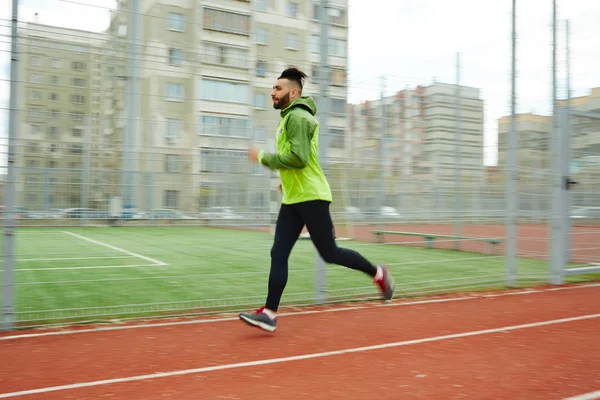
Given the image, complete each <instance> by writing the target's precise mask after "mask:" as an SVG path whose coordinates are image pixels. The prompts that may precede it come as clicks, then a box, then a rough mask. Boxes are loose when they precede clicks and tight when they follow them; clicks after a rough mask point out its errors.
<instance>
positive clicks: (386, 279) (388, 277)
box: [373, 265, 396, 302]
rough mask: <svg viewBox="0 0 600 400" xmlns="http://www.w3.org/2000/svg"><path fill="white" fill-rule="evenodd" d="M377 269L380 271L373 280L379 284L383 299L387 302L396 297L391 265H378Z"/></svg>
mask: <svg viewBox="0 0 600 400" xmlns="http://www.w3.org/2000/svg"><path fill="white" fill-rule="evenodd" d="M377 269H379V271H378V273H377V275H376V276H375V278H373V282H375V284H376V285H377V286H379V289H380V290H381V294H382V295H383V299H384V300H385V301H386V302H387V301H390V300H392V298H393V297H394V292H395V290H396V289H395V283H394V278H393V277H392V273H391V272H390V267H389V266H387V265H378V266H377Z"/></svg>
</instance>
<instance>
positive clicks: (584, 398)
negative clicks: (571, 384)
mask: <svg viewBox="0 0 600 400" xmlns="http://www.w3.org/2000/svg"><path fill="white" fill-rule="evenodd" d="M597 399H600V390H598V391H596V392H590V393H584V394H580V395H577V396H573V397H569V398H568V399H564V400H597Z"/></svg>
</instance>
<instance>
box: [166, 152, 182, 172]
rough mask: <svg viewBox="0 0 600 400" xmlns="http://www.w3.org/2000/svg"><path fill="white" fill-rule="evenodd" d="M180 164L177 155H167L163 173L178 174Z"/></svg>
mask: <svg viewBox="0 0 600 400" xmlns="http://www.w3.org/2000/svg"><path fill="white" fill-rule="evenodd" d="M180 164H181V157H180V156H179V155H177V154H167V162H166V165H165V171H166V172H169V173H174V172H179V166H180Z"/></svg>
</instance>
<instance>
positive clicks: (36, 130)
mask: <svg viewBox="0 0 600 400" xmlns="http://www.w3.org/2000/svg"><path fill="white" fill-rule="evenodd" d="M41 132H42V127H41V126H39V125H30V126H29V133H30V134H31V135H37V134H39V133H41Z"/></svg>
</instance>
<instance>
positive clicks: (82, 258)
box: [15, 255, 132, 262]
mask: <svg viewBox="0 0 600 400" xmlns="http://www.w3.org/2000/svg"><path fill="white" fill-rule="evenodd" d="M131 257H132V256H129V255H127V256H111V257H104V256H103V257H60V258H17V259H16V260H15V261H18V262H21V261H70V260H108V259H114V258H119V259H123V258H131Z"/></svg>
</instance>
